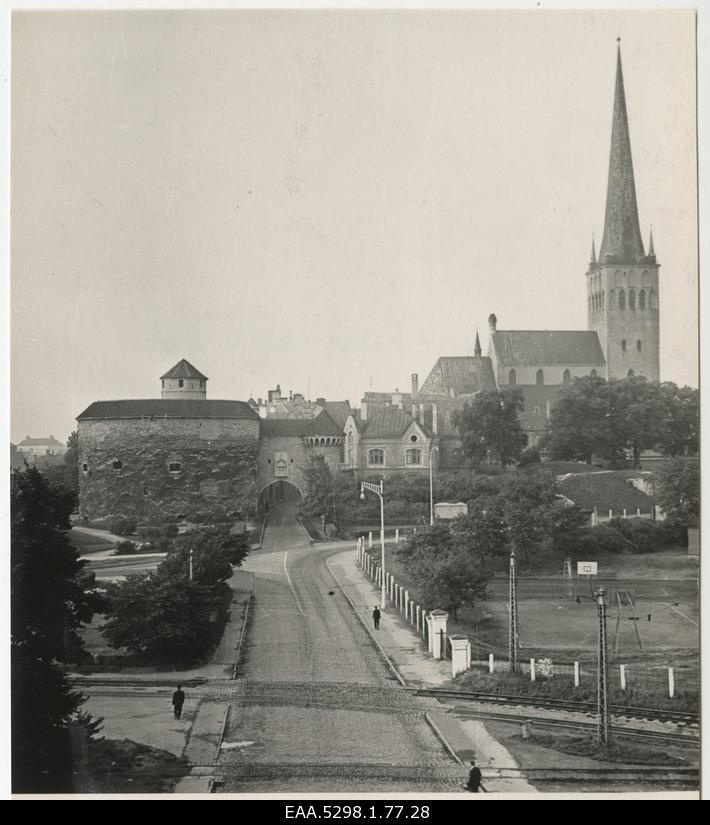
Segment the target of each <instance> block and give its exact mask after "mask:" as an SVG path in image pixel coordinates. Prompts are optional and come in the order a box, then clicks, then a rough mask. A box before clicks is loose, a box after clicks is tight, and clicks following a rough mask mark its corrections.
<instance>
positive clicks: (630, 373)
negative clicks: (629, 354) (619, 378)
mask: <svg viewBox="0 0 710 825" xmlns="http://www.w3.org/2000/svg"><path fill="white" fill-rule="evenodd" d="M626 377H627V378H633V377H634V371H633V370H629V371H628V372H627V373H626Z"/></svg>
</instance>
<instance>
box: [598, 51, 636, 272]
mask: <svg viewBox="0 0 710 825" xmlns="http://www.w3.org/2000/svg"><path fill="white" fill-rule="evenodd" d="M618 40H619V38H617V41H618ZM644 257H645V255H644V251H643V241H642V240H641V230H640V228H639V217H638V208H637V206H636V186H635V185H634V168H633V164H632V161H631V140H630V138H629V122H628V116H627V114H626V96H625V94H624V75H623V72H622V69H621V46H618V48H617V54H616V89H615V91H614V115H613V121H612V127H611V153H610V156H609V181H608V184H607V192H606V218H605V220H604V237H603V239H602V245H601V248H600V250H599V261H600V263H603V262H604V261H605V259H606V258H614V259H617V260H618V261H619V262H620V263H621V262H623V263H633V262H636V261H639V260H640V259H641V258H644Z"/></svg>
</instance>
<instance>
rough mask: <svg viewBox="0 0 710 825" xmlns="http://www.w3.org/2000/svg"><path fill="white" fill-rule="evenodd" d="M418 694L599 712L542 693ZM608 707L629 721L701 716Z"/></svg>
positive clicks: (419, 691)
mask: <svg viewBox="0 0 710 825" xmlns="http://www.w3.org/2000/svg"><path fill="white" fill-rule="evenodd" d="M413 692H414V693H415V694H416V695H418V696H433V697H436V698H440V699H457V700H460V701H470V702H485V703H488V704H500V705H513V706H515V707H531V708H544V709H545V710H553V711H554V710H559V711H568V712H572V713H596V710H597V708H596V705H595V704H593V703H591V702H577V701H573V700H568V699H551V698H547V697H540V696H515V695H513V696H508V695H504V694H500V693H475V692H463V691H457V690H444V689H441V688H414V689H413ZM609 710H610V711H611V713H613V714H614V715H616V716H619V717H624V718H626V719H628V720H629V721H632V720H647V721H657V722H675V723H676V724H679V725H698V724H699V722H700V717H699V715H698V714H697V713H692V712H690V711H674V710H666V709H664V708H663V709H662V708H637V707H632V706H627V705H610V706H609Z"/></svg>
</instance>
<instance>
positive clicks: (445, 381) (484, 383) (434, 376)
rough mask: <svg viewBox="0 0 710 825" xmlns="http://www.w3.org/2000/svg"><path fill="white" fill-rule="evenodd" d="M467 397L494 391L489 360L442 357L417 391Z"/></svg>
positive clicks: (468, 357) (494, 384)
mask: <svg viewBox="0 0 710 825" xmlns="http://www.w3.org/2000/svg"><path fill="white" fill-rule="evenodd" d="M452 389H453V391H454V394H455V395H469V394H471V393H474V392H478V391H479V390H495V389H496V380H495V375H494V374H493V365H492V363H491V359H490V358H487V357H485V356H484V357H481V356H476V355H459V356H442V357H441V358H439V360H438V361H437V362H436V364H434V368H433V369H432V371H431V372H430V373H429V375H428V377H427V379H426V381H425V382H424V383H423V384H422V386H421V389H420V390H419V395H418V396H417V397H418V398H419V396H422V395H448V396H450V395H451V390H452Z"/></svg>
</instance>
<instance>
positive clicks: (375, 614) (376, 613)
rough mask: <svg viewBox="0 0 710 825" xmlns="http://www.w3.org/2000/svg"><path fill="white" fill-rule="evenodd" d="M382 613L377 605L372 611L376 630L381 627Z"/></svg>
mask: <svg viewBox="0 0 710 825" xmlns="http://www.w3.org/2000/svg"><path fill="white" fill-rule="evenodd" d="M380 615H381V614H380V608H379V607H376V608H375V609H374V610H373V611H372V621H373V622H374V623H375V630H379V629H380Z"/></svg>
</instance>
